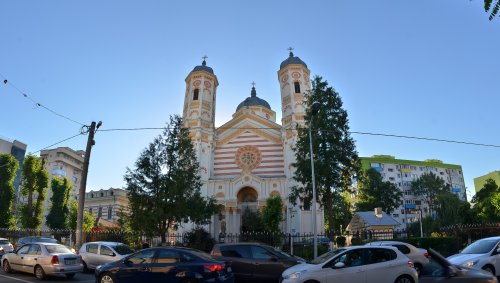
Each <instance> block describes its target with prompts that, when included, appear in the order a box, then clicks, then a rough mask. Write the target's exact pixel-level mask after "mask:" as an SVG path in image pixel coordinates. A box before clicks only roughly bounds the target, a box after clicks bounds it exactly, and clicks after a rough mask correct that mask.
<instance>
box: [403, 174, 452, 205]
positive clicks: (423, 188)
mask: <svg viewBox="0 0 500 283" xmlns="http://www.w3.org/2000/svg"><path fill="white" fill-rule="evenodd" d="M450 190H451V188H450V185H449V184H446V183H445V182H444V180H443V179H441V178H440V177H439V176H438V175H436V174H434V173H432V172H430V173H424V174H422V175H421V176H420V177H419V178H418V179H416V180H415V181H413V182H412V183H411V189H410V191H411V193H412V194H413V195H414V196H419V197H422V198H423V199H424V200H425V201H426V203H427V204H428V205H429V210H430V214H431V215H432V212H433V211H434V207H435V205H436V201H437V197H438V195H439V194H441V193H443V192H450Z"/></svg>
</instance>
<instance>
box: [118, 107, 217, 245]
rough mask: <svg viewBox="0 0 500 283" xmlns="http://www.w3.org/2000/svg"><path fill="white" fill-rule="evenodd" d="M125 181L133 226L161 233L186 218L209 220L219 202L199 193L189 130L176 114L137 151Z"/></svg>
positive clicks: (148, 231)
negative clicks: (135, 159) (142, 148)
mask: <svg viewBox="0 0 500 283" xmlns="http://www.w3.org/2000/svg"><path fill="white" fill-rule="evenodd" d="M135 167H136V168H135V169H134V170H131V169H128V168H127V172H126V174H125V181H126V182H127V187H126V190H127V195H128V198H129V200H130V208H131V210H130V220H131V225H132V227H133V228H134V229H138V230H141V231H144V232H146V233H148V234H150V235H159V236H161V240H162V243H164V242H165V240H166V238H165V234H166V233H167V232H168V229H172V228H174V229H175V228H177V227H178V226H179V225H180V224H182V223H187V222H189V221H191V222H194V223H195V224H206V223H209V221H210V218H211V216H212V215H214V214H215V213H217V212H218V211H219V209H220V206H219V205H217V204H216V201H215V199H214V198H208V197H203V196H202V195H201V186H202V183H201V182H200V177H199V175H198V170H199V164H198V161H197V160H196V155H195V151H194V148H193V144H192V142H191V138H190V136H189V130H188V129H186V128H183V127H182V119H181V118H180V117H179V116H177V115H176V116H172V117H170V123H169V124H167V126H166V128H165V130H164V131H163V133H162V134H161V135H160V136H158V137H157V138H155V139H154V140H153V142H151V143H150V144H149V146H148V147H147V148H146V149H145V150H144V151H143V152H142V153H141V155H140V156H139V158H138V159H137V161H136V163H135Z"/></svg>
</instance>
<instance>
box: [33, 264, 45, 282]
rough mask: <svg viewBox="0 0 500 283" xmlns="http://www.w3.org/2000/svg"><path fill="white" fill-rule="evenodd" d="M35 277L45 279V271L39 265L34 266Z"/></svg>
mask: <svg viewBox="0 0 500 283" xmlns="http://www.w3.org/2000/svg"><path fill="white" fill-rule="evenodd" d="M35 277H36V278H37V279H40V280H43V279H45V271H43V268H42V267H41V266H40V265H37V266H35Z"/></svg>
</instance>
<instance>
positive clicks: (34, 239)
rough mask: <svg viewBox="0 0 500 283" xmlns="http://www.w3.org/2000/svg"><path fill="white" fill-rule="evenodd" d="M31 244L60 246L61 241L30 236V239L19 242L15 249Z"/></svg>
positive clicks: (20, 239) (23, 238)
mask: <svg viewBox="0 0 500 283" xmlns="http://www.w3.org/2000/svg"><path fill="white" fill-rule="evenodd" d="M30 243H52V244H60V243H59V241H57V240H56V239H54V238H47V237H35V236H30V237H22V238H19V240H17V243H16V244H15V245H14V248H15V249H18V248H20V247H22V246H24V245H26V244H30Z"/></svg>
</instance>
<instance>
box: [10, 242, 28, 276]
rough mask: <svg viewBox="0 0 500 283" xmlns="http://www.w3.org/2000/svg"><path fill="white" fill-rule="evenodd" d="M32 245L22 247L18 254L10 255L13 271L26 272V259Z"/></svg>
mask: <svg viewBox="0 0 500 283" xmlns="http://www.w3.org/2000/svg"><path fill="white" fill-rule="evenodd" d="M30 247H31V245H30V244H27V245H24V246H22V247H21V248H20V249H19V250H18V251H17V252H16V253H13V254H9V263H10V267H11V268H12V269H13V270H18V271H24V262H23V260H24V257H25V256H26V255H27V254H28V252H29V250H30Z"/></svg>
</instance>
